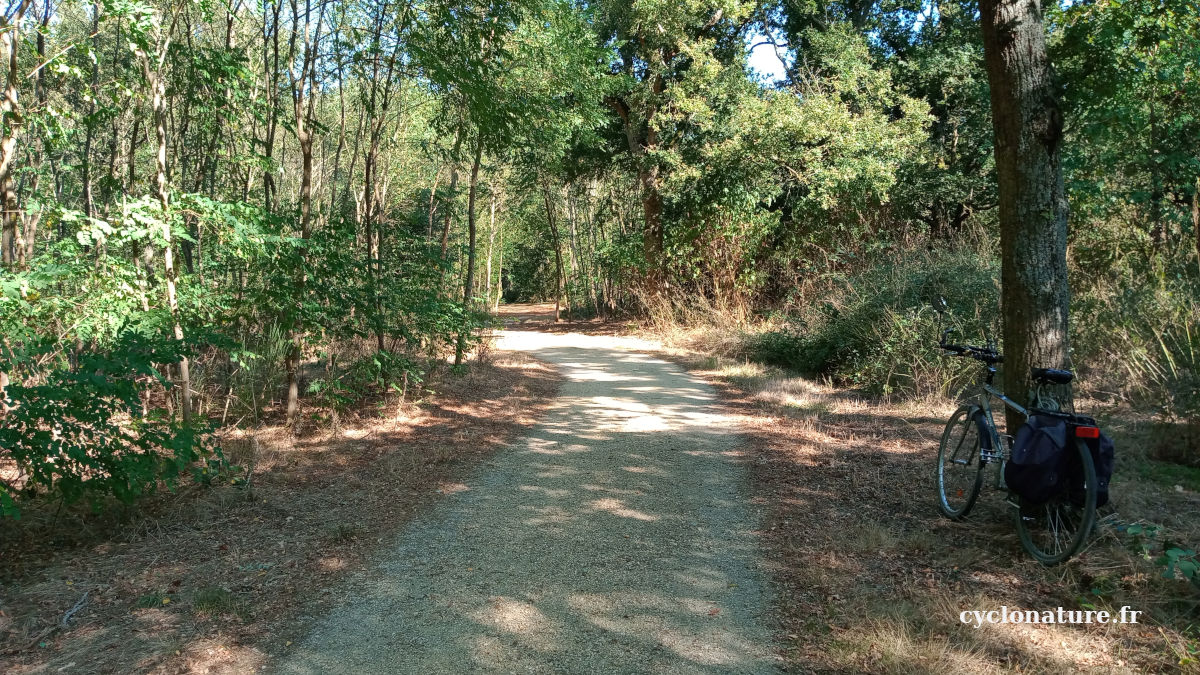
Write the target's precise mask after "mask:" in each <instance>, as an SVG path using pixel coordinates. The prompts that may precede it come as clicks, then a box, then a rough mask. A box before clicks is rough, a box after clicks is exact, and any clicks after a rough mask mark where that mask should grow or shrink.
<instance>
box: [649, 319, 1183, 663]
mask: <svg viewBox="0 0 1200 675" xmlns="http://www.w3.org/2000/svg"><path fill="white" fill-rule="evenodd" d="M708 333H709V334H707V335H705V336H704V339H703V340H702V341H701V344H702V345H716V346H717V347H718V348H719V349H726V348H727V347H728V346H727V345H726V346H725V347H722V346H721V345H724V344H725V343H724V342H722V341H721V340H720V339H718V338H717V337H715V336H714V335H713V333H714V331H708ZM674 342H675V344H687V341H686V340H684V339H676V340H675V341H674ZM665 353H667V354H669V355H670V357H671V358H674V359H676V360H678V361H680V362H681V363H683V364H684V365H686V366H688V367H689V368H690V369H691V370H692V372H694V373H695V374H697V375H700V376H702V377H704V378H705V379H708V380H709V381H711V382H713V383H714V384H716V385H717V386H718V388H719V389H720V390H721V392H722V394H723V399H724V401H725V403H726V405H727V407H728V408H729V410H730V411H732V412H733V413H735V414H739V415H741V417H742V419H743V421H744V426H745V428H746V430H747V432H748V433H750V434H751V435H752V436H753V438H754V439H755V444H754V445H755V458H754V459H755V461H754V462H752V466H753V467H754V473H755V478H756V491H757V494H758V499H759V500H760V501H761V502H762V503H763V504H764V505H766V506H767V508H768V518H767V521H766V522H765V523H764V535H765V537H764V541H765V542H766V544H767V549H768V554H769V561H768V564H769V566H770V567H771V570H772V574H773V577H774V579H775V582H776V584H777V586H778V588H779V592H778V593H777V596H776V597H777V599H778V607H777V617H776V618H777V622H778V626H779V630H780V632H781V634H782V635H783V636H784V638H785V639H784V643H785V647H784V651H785V656H786V657H787V659H788V661H789V662H790V663H791V664H792V666H793V667H794V668H796V669H797V670H799V671H802V672H808V671H819V672H825V671H830V672H894V673H912V672H973V673H974V672H979V673H987V672H1012V671H1020V672H1070V671H1075V672H1095V671H1100V672H1146V671H1157V672H1171V671H1180V670H1182V671H1184V672H1194V671H1197V669H1200V665H1197V656H1200V633H1198V632H1197V629H1196V626H1198V625H1200V609H1198V604H1200V602H1198V601H1200V588H1198V587H1196V586H1192V585H1189V584H1188V582H1187V581H1185V580H1183V579H1182V578H1177V579H1173V580H1168V579H1163V578H1162V567H1161V566H1157V565H1155V564H1154V563H1153V560H1152V558H1153V557H1154V556H1141V555H1140V554H1139V553H1140V550H1141V549H1140V547H1141V546H1142V545H1143V544H1148V545H1150V546H1151V547H1152V548H1153V547H1155V546H1157V550H1158V551H1161V549H1162V546H1163V543H1164V537H1165V538H1167V539H1170V540H1172V541H1178V542H1181V543H1183V542H1191V545H1192V546H1195V545H1196V544H1200V519H1197V518H1195V514H1197V513H1200V495H1197V493H1196V492H1194V491H1192V490H1189V489H1186V488H1183V489H1180V488H1179V487H1176V485H1175V484H1172V483H1178V481H1172V480H1170V479H1168V480H1161V479H1158V480H1155V479H1152V478H1151V477H1150V476H1151V475H1153V473H1152V472H1148V471H1147V470H1146V468H1145V467H1146V463H1145V457H1144V453H1145V450H1144V449H1143V448H1144V446H1145V443H1144V438H1142V437H1141V436H1139V433H1141V434H1144V433H1145V425H1144V424H1139V423H1137V422H1135V421H1133V420H1134V419H1135V418H1136V416H1133V415H1131V414H1130V413H1128V411H1121V410H1095V409H1094V407H1090V406H1085V408H1086V409H1089V410H1092V412H1093V413H1094V414H1097V416H1098V417H1099V418H1100V419H1101V420H1102V421H1104V422H1105V424H1106V428H1109V429H1112V430H1113V432H1114V436H1115V439H1116V442H1117V448H1118V457H1119V461H1118V469H1117V475H1116V477H1115V478H1114V481H1113V492H1112V494H1113V505H1112V506H1111V507H1108V508H1106V509H1105V510H1103V511H1102V515H1104V516H1106V519H1105V520H1104V521H1103V522H1102V523H1101V525H1100V527H1099V532H1098V534H1097V536H1096V539H1095V542H1094V543H1093V544H1092V546H1091V547H1090V548H1089V549H1088V550H1086V551H1085V552H1084V553H1083V554H1082V555H1080V556H1078V558H1077V559H1075V560H1073V561H1071V562H1070V563H1069V564H1067V565H1063V566H1060V567H1057V568H1053V569H1046V568H1043V567H1041V566H1040V565H1038V564H1037V563H1035V562H1034V561H1033V560H1032V559H1031V558H1029V556H1028V555H1027V554H1026V553H1025V552H1024V550H1023V549H1022V548H1021V546H1020V544H1019V542H1018V541H1017V538H1016V535H1015V532H1014V530H1013V527H1012V525H1011V522H1010V518H1009V514H1008V512H1007V511H1006V510H1005V506H1004V505H1003V503H1002V502H1003V499H1002V496H1001V495H999V494H998V493H996V492H995V491H986V488H985V493H984V497H983V498H981V502H980V504H979V505H978V506H977V507H976V512H975V513H973V514H972V517H971V518H970V519H969V520H968V521H967V522H964V523H954V522H950V521H948V520H946V519H944V518H942V517H941V516H940V514H938V512H937V509H936V506H935V502H934V499H935V496H934V495H935V492H934V491H935V486H934V480H933V467H934V462H935V458H936V453H937V444H938V440H939V438H940V436H941V432H942V425H943V424H944V422H945V420H946V419H947V418H948V417H949V415H950V413H951V412H952V411H953V409H954V407H955V403H954V402H953V401H944V400H938V401H910V402H903V403H897V404H889V403H885V402H880V401H876V400H872V399H871V398H869V397H866V396H863V395H860V394H856V393H854V392H850V391H846V390H841V389H838V388H836V387H832V386H829V385H828V384H826V383H822V382H813V381H810V380H806V379H804V378H800V377H796V376H794V375H791V374H788V373H786V372H783V371H781V370H779V369H776V368H771V367H765V366H762V365H760V364H756V363H750V362H747V361H745V360H744V359H741V358H738V357H736V356H732V357H731V356H728V355H726V354H728V352H722V351H706V350H705V349H699V350H696V351H693V350H691V349H687V348H674V349H667V350H665ZM1135 522H1139V523H1154V524H1158V525H1161V526H1163V529H1162V530H1161V531H1160V533H1159V534H1158V538H1157V540H1156V541H1152V542H1149V541H1146V540H1144V539H1138V538H1132V537H1130V536H1128V535H1126V534H1123V533H1122V532H1121V531H1119V530H1118V528H1117V526H1118V525H1119V524H1121V523H1135ZM1166 532H1169V533H1170V534H1165V533H1166ZM1001 606H1008V607H1010V608H1020V609H1036V610H1046V609H1050V610H1054V609H1057V608H1058V607H1060V606H1061V607H1064V608H1067V609H1080V608H1081V607H1083V608H1093V609H1106V610H1109V611H1113V612H1117V611H1119V610H1120V608H1121V607H1122V606H1130V607H1132V608H1133V609H1138V610H1142V611H1145V612H1147V614H1146V615H1144V616H1143V622H1142V623H1140V624H1137V625H1132V624H1125V625H1108V626H1102V625H1090V626H1089V625H1082V626H1073V625H1021V624H1006V625H984V626H983V627H982V628H978V629H977V628H974V627H973V626H967V625H963V624H962V623H961V622H960V618H959V615H960V613H961V612H962V611H964V610H988V609H998V608H1000V607H1001ZM1189 626H1190V627H1189Z"/></svg>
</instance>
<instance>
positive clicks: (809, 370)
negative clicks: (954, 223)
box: [748, 251, 999, 396]
mask: <svg viewBox="0 0 1200 675" xmlns="http://www.w3.org/2000/svg"><path fill="white" fill-rule="evenodd" d="M998 275H999V269H998V265H997V264H996V263H995V261H993V260H992V259H991V258H990V257H987V256H981V255H979V254H976V253H974V252H968V251H945V252H936V253H925V252H912V253H909V254H907V255H904V256H902V257H899V258H896V259H893V260H889V261H880V262H879V264H876V265H873V266H870V267H866V268H864V269H862V270H860V271H857V272H854V273H850V274H846V275H842V276H836V277H832V278H830V279H829V280H828V281H827V282H825V283H824V284H823V285H822V286H821V287H820V288H818V289H815V290H812V291H809V292H808V293H807V294H806V295H808V296H810V297H809V298H798V300H799V301H800V303H801V304H800V305H799V306H798V307H797V308H796V309H793V310H792V312H790V313H789V314H788V318H787V320H786V322H785V324H784V326H783V327H782V328H779V329H775V330H770V331H766V332H763V333H759V334H757V335H752V336H750V337H749V339H748V341H749V344H748V350H749V352H750V354H751V356H752V357H753V358H756V359H758V360H762V361H765V362H767V363H771V364H775V365H780V366H784V367H788V368H792V369H794V370H797V371H799V372H801V373H804V374H807V375H820V376H826V377H830V378H832V379H834V380H836V381H838V382H841V383H843V384H850V385H853V386H858V387H862V388H863V389H865V390H867V391H869V392H871V393H874V394H884V395H892V394H902V395H918V396H923V395H930V394H943V395H946V394H952V393H955V392H956V391H957V390H958V389H960V388H961V387H963V386H965V385H966V384H968V383H969V382H971V381H973V380H974V378H975V376H976V374H977V371H976V370H975V369H972V368H964V367H963V364H962V363H961V362H955V361H950V360H949V359H946V358H943V357H942V356H941V354H940V350H938V349H937V341H938V338H939V335H940V334H939V330H940V329H941V328H942V326H943V324H945V325H946V326H947V327H950V326H953V327H955V328H956V330H958V335H957V337H956V338H955V339H958V340H961V341H967V342H970V343H972V344H979V343H982V342H983V341H984V340H985V335H986V336H996V335H997V328H998V326H999V314H998V311H997V310H996V309H995V308H996V307H997V302H998V300H997V296H998V292H997V278H998ZM818 295H819V296H820V297H821V300H820V301H818V302H807V301H809V300H810V299H811V298H812V297H815V296H818ZM939 297H944V298H945V299H946V300H947V302H948V304H949V306H950V312H949V313H948V314H947V315H946V316H945V317H940V316H939V315H938V314H937V313H936V312H935V311H934V303H935V302H936V301H937V300H938V298H939Z"/></svg>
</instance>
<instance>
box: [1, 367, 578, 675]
mask: <svg viewBox="0 0 1200 675" xmlns="http://www.w3.org/2000/svg"><path fill="white" fill-rule="evenodd" d="M558 381H559V380H558V376H557V375H556V374H555V373H554V371H553V370H551V369H550V368H548V367H546V366H544V365H542V364H540V363H539V362H536V361H533V360H531V359H529V358H528V357H525V356H522V355H519V354H511V355H510V354H504V355H502V356H499V357H497V358H496V360H494V361H493V362H491V363H477V364H476V365H474V366H473V367H472V369H471V370H470V371H469V374H467V375H463V376H454V375H451V374H450V373H448V372H445V371H443V372H442V373H441V374H440V375H437V376H436V377H435V379H434V380H433V381H431V382H430V383H429V385H430V388H431V389H432V390H433V391H436V392H437V393H436V394H427V395H426V396H425V398H424V400H423V401H421V402H419V403H413V402H412V401H409V402H408V403H404V404H399V403H397V402H396V401H395V400H393V399H386V400H382V401H376V402H374V403H370V404H367V405H365V406H363V407H361V408H360V409H358V410H356V411H353V413H352V414H349V415H346V416H344V417H343V418H342V420H341V422H340V428H338V429H336V430H335V429H330V428H327V427H324V428H318V427H315V426H313V425H312V423H311V422H310V424H309V427H308V428H307V429H304V430H302V431H301V432H300V433H296V432H295V430H289V429H285V428H282V427H268V428H263V429H259V430H256V431H254V432H249V431H240V432H232V433H230V434H229V436H228V437H227V438H226V439H225V442H224V447H225V448H226V451H227V453H228V454H229V455H230V457H231V459H233V460H234V462H235V463H237V464H239V465H241V466H242V467H244V468H245V470H246V471H247V472H248V473H249V476H250V480H249V487H245V486H228V485H227V486H223V487H221V486H218V487H212V488H200V487H190V488H186V489H184V490H183V491H181V494H178V495H165V496H160V497H156V498H154V499H150V500H145V501H143V502H140V503H138V504H137V505H135V506H133V507H116V508H114V509H112V510H110V511H108V512H106V513H105V514H103V515H93V514H90V513H87V512H86V511H83V510H78V509H68V510H64V511H62V512H59V511H58V510H56V509H54V508H46V509H29V510H28V511H27V512H26V513H25V517H24V519H23V520H22V521H20V522H5V523H0V581H2V582H3V583H2V585H0V671H2V672H5V673H27V672H41V671H49V672H56V671H60V670H64V671H85V672H114V673H124V672H133V671H138V672H155V673H176V672H239V673H240V672H248V671H251V670H254V669H256V668H258V667H259V666H260V665H262V664H264V663H266V661H267V659H268V657H269V655H270V654H271V653H273V651H274V650H276V649H279V650H282V649H283V648H284V647H285V646H286V645H287V644H288V643H289V642H290V641H291V640H292V639H294V638H295V635H293V634H292V632H293V631H295V630H296V629H295V626H296V625H298V624H299V622H298V621H296V620H295V619H296V618H297V617H296V613H297V612H298V611H299V610H300V608H303V609H304V611H307V612H310V613H312V612H318V611H321V609H322V608H323V607H326V606H328V605H329V604H330V603H331V602H332V601H334V600H336V598H333V597H331V595H330V594H331V590H330V589H331V588H333V586H332V582H333V581H335V580H336V579H337V578H338V577H339V576H341V575H343V574H346V573H348V572H352V571H354V570H357V569H360V568H361V567H362V566H363V565H364V564H365V558H366V556H367V555H368V554H369V553H370V552H371V551H372V550H373V549H374V548H375V547H376V546H378V545H379V543H380V542H382V541H384V540H385V539H386V538H387V537H388V536H390V535H391V534H392V533H393V532H395V531H397V530H398V529H400V528H402V527H403V526H404V525H405V523H406V522H407V521H408V520H409V519H410V518H411V517H413V515H414V514H415V513H417V512H419V511H420V510H421V509H422V508H424V506H425V505H427V504H429V503H431V502H432V501H434V500H436V499H437V498H438V496H439V493H447V492H451V491H453V490H454V489H455V485H456V484H457V482H458V480H459V479H460V477H461V476H464V475H465V474H466V472H467V471H469V470H470V469H471V468H472V467H473V466H474V465H475V464H477V463H478V462H479V461H481V460H482V459H484V458H486V457H487V456H488V455H489V454H490V453H491V452H492V451H494V450H495V449H496V448H498V447H501V446H502V445H503V444H505V443H507V442H509V441H510V440H512V439H514V438H516V437H519V436H520V435H521V434H523V433H524V431H525V430H526V429H527V428H528V425H530V424H531V423H532V422H533V421H534V420H535V419H536V417H537V416H538V414H539V413H540V411H541V410H542V409H544V404H545V403H546V402H548V401H549V399H550V398H551V397H552V396H553V394H554V391H555V390H556V388H557V383H558ZM310 412H315V411H310ZM310 419H311V416H310ZM85 593H86V599H85V600H84V601H83V602H82V604H80V606H79V609H78V610H77V611H76V612H75V613H74V614H72V615H71V616H70V618H69V621H67V622H66V626H65V627H63V625H62V620H63V617H64V615H65V614H66V613H68V611H69V610H70V609H71V608H73V607H75V606H76V604H77V603H79V601H80V599H81V598H82V597H84V594H85Z"/></svg>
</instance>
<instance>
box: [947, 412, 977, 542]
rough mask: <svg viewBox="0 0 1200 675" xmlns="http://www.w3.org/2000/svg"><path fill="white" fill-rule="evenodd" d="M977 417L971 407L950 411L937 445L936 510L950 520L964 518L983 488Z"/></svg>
mask: <svg viewBox="0 0 1200 675" xmlns="http://www.w3.org/2000/svg"><path fill="white" fill-rule="evenodd" d="M977 414H978V409H977V408H975V407H974V406H963V407H961V408H959V409H958V410H956V411H954V414H953V415H951V416H950V421H949V422H947V423H946V429H945V431H943V432H942V442H941V444H940V445H939V446H938V463H937V487H938V509H940V510H941V512H942V515H944V516H946V517H947V518H951V519H954V520H958V519H960V518H965V517H966V515H967V514H968V513H970V512H971V508H972V507H973V506H975V500H976V499H978V498H979V490H980V488H981V487H983V462H982V461H981V458H980V455H979V452H980V448H981V447H982V443H981V442H980V436H979V422H978V421H977V420H976V419H975V416H976V415H977Z"/></svg>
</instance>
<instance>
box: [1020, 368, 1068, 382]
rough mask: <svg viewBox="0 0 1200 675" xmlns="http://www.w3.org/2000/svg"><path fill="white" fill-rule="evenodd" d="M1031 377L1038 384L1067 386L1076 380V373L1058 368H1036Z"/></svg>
mask: <svg viewBox="0 0 1200 675" xmlns="http://www.w3.org/2000/svg"><path fill="white" fill-rule="evenodd" d="M1030 375H1031V376H1032V377H1033V381H1034V382H1037V383H1038V384H1067V383H1068V382H1070V381H1071V380H1073V379H1075V373H1072V372H1071V371H1069V370H1059V369H1057V368H1034V369H1032V370H1031V371H1030Z"/></svg>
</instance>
